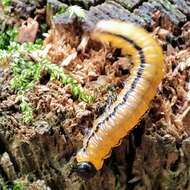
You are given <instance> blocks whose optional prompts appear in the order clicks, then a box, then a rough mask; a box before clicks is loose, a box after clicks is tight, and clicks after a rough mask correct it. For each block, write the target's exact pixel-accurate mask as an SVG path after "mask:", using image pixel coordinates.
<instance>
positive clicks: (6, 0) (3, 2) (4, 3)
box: [2, 0, 12, 7]
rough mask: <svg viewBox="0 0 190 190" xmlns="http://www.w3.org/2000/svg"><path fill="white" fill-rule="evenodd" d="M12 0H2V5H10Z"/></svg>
mask: <svg viewBox="0 0 190 190" xmlns="http://www.w3.org/2000/svg"><path fill="white" fill-rule="evenodd" d="M11 2H12V0H2V5H3V6H4V7H7V6H10V5H11Z"/></svg>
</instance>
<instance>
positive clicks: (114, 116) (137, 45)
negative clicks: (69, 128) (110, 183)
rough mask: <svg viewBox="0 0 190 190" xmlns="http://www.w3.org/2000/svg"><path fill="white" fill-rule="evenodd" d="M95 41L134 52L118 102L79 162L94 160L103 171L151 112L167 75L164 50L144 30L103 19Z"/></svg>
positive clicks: (96, 126) (89, 140) (88, 140)
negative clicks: (142, 119)
mask: <svg viewBox="0 0 190 190" xmlns="http://www.w3.org/2000/svg"><path fill="white" fill-rule="evenodd" d="M92 37H93V39H95V40H99V41H102V42H109V43H110V44H111V45H112V46H113V47H116V48H121V50H122V53H123V54H124V55H126V54H127V55H131V58H132V61H133V63H134V67H133V69H132V71H131V75H130V77H129V79H128V80H127V81H126V85H125V87H124V89H123V90H122V91H121V93H120V94H119V96H118V98H117V101H116V102H115V103H114V104H113V105H112V106H111V108H110V109H109V110H107V112H105V113H104V114H103V115H102V116H101V117H99V118H98V119H97V120H96V121H95V122H94V126H93V128H92V130H91V132H90V134H89V136H88V137H87V138H86V139H85V140H84V144H83V148H82V149H81V150H80V151H79V152H78V153H77V162H78V163H79V164H80V163H83V162H87V163H91V164H92V165H93V166H94V167H95V169H96V170H100V169H101V168H102V165H103V161H104V159H105V158H107V157H108V156H109V155H110V153H111V150H112V148H113V147H115V146H117V145H118V144H119V141H120V140H121V139H122V138H123V137H124V136H126V135H127V134H128V133H129V131H130V130H131V129H132V128H133V127H134V126H135V125H136V124H137V123H138V122H139V120H140V118H141V117H142V116H143V114H144V113H145V112H146V111H147V109H148V107H149V104H150V101H151V100H152V99H153V98H154V96H155V94H156V92H157V88H158V85H159V83H160V82H161V80H162V78H163V76H164V61H163V52H162V49H161V47H160V46H159V45H158V43H157V42H156V40H154V39H153V37H152V36H151V35H150V34H149V33H148V32H146V31H145V30H144V29H142V28H140V27H138V26H136V25H134V24H132V23H126V22H120V21H115V20H109V21H100V22H99V23H98V24H97V26H96V28H95V31H94V32H93V33H92Z"/></svg>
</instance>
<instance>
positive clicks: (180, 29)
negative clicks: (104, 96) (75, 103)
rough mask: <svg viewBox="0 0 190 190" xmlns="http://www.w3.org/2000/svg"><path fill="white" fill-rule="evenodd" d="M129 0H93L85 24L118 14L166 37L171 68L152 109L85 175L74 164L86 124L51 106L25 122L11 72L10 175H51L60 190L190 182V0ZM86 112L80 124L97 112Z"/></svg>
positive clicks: (4, 100)
mask: <svg viewBox="0 0 190 190" xmlns="http://www.w3.org/2000/svg"><path fill="white" fill-rule="evenodd" d="M16 2H17V1H14V3H16ZM23 2H25V3H26V2H27V1H23ZM71 2H73V3H75V2H76V1H71ZM78 2H79V4H80V1H78ZM81 2H82V1H81ZM90 2H91V3H90V4H93V2H92V1H90ZM120 2H121V3H120ZM127 2H128V1H127V0H126V1H119V0H117V1H115V2H113V1H106V2H105V3H103V4H100V5H97V6H92V7H91V8H90V9H89V11H88V12H87V16H86V18H85V20H84V21H83V23H82V27H83V29H84V30H86V29H89V30H90V29H92V28H93V27H94V25H95V23H96V22H97V21H98V20H100V19H103V18H119V19H122V20H130V21H132V22H136V23H138V24H140V25H142V26H143V27H145V28H147V29H148V30H150V31H154V33H155V34H156V35H157V36H158V37H159V39H160V42H161V43H162V45H163V48H164V50H165V53H166V65H167V74H166V77H165V79H164V80H163V83H162V86H161V87H160V89H159V94H158V95H157V97H156V98H155V99H154V101H153V103H152V104H151V106H150V110H149V112H148V113H147V114H146V115H145V116H144V118H143V120H142V121H141V122H140V123H139V125H138V126H137V127H136V128H135V129H134V130H133V131H132V132H131V134H130V135H129V136H128V137H127V138H125V139H124V141H123V143H122V145H121V146H120V147H118V148H116V149H115V150H114V151H113V154H112V156H111V158H110V159H108V160H107V161H106V163H105V165H104V167H103V168H102V170H101V172H98V174H97V175H96V176H95V177H94V178H93V179H92V180H89V181H87V182H85V181H82V180H81V179H80V178H79V177H78V176H76V174H74V173H73V172H72V171H71V167H72V165H73V158H74V155H75V153H76V151H77V148H79V147H80V145H81V143H82V139H83V135H81V134H82V133H79V131H80V130H81V129H77V130H76V126H75V127H70V124H71V123H70V121H67V122H64V117H65V114H66V113H65V110H64V111H59V112H51V111H49V112H47V111H46V110H45V108H44V110H43V109H41V110H37V114H39V117H37V119H36V121H35V122H34V124H33V126H24V125H21V124H20V123H19V122H18V120H17V119H16V118H17V115H18V114H19V108H18V102H17V101H15V95H14V94H13V93H12V92H10V91H9V89H8V87H7V83H8V82H7V80H8V79H9V74H8V73H5V74H4V76H1V86H0V145H1V146H0V175H1V176H3V177H4V178H5V179H7V180H15V179H17V178H20V177H21V176H25V175H27V176H29V177H28V178H29V179H30V178H31V176H35V178H37V179H42V180H45V183H46V185H47V186H49V187H51V189H53V190H57V189H58V190H62V189H68V190H69V189H72V190H73V189H74V190H77V189H109V190H112V189H113V190H114V189H119V190H120V189H134V190H151V189H154V190H156V189H161V190H175V189H181V190H182V189H183V190H185V189H187V190H188V189H190V172H189V171H190V156H189V155H190V127H189V126H190V119H189V116H190V109H189V103H190V95H189V92H188V90H189V89H188V85H187V83H188V82H189V77H190V71H189V62H190V56H189V55H190V51H189V49H188V48H189V46H190V41H189V36H190V31H189V28H190V24H189V21H188V20H189V15H190V4H189V2H188V1H184V0H180V1H175V0H170V1H162V0H159V1H152V0H150V1H145V2H144V1H143V2H142V1H132V2H133V3H134V4H127ZM170 2H171V3H175V2H177V3H176V5H172V4H171V3H170ZM64 3H65V2H64ZM97 3H98V1H97ZM19 5H20V4H19ZM124 5H128V6H124ZM122 6H124V7H122ZM168 7H169V8H168ZM30 11H33V9H32V10H30ZM26 14H30V12H27V13H26ZM23 16H24V17H25V15H23ZM56 24H58V23H56ZM59 27H60V26H59ZM158 27H159V28H158ZM57 31H58V32H59V31H60V29H59V30H57ZM167 32H168V35H167V36H165V35H164V34H165V33H167ZM50 87H51V84H50ZM56 90H57V89H55V91H56ZM40 93H41V94H40V97H43V96H51V92H50V91H48V90H47V91H46V90H45V91H44V92H40ZM30 96H32V95H30ZM34 96H35V95H34ZM34 98H35V97H34ZM38 101H40V100H38ZM40 111H41V112H44V114H41V113H40ZM66 111H67V110H66ZM47 115H48V116H47ZM73 117H74V116H73ZM44 118H46V120H44ZM80 119H81V120H83V121H81V123H80V122H79V123H80V126H79V128H81V125H84V126H89V124H87V123H85V121H84V120H92V116H91V115H87V116H84V118H83V117H82V118H80ZM84 123H85V124H84ZM83 130H84V129H83ZM29 179H28V180H29ZM31 183H32V182H31ZM38 188H39V189H46V188H45V187H42V188H40V187H39V186H38Z"/></svg>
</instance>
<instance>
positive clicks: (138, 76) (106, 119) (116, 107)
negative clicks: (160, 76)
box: [83, 32, 146, 151]
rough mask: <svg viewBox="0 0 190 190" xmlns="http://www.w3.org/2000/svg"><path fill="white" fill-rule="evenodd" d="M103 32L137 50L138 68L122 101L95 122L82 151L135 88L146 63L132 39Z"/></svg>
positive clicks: (141, 52) (139, 48)
mask: <svg viewBox="0 0 190 190" xmlns="http://www.w3.org/2000/svg"><path fill="white" fill-rule="evenodd" d="M104 33H105V34H110V35H113V36H116V37H118V38H121V39H123V40H124V41H127V42H128V43H130V44H131V45H132V46H133V47H134V48H135V49H136V50H137V51H138V53H139V57H140V66H139V69H138V71H137V76H136V78H135V79H134V81H133V82H132V84H131V87H130V89H129V90H128V91H127V92H126V94H125V95H124V97H123V101H122V102H120V103H119V104H118V105H117V106H115V107H114V110H113V112H112V113H111V114H109V115H108V116H107V117H106V118H105V119H104V120H103V121H102V122H100V123H98V124H97V126H96V128H95V130H94V131H93V132H92V133H91V134H90V135H89V137H88V139H87V141H86V145H85V147H84V148H83V151H85V150H86V149H87V147H88V144H89V141H90V139H91V138H92V137H93V136H94V135H95V133H97V132H98V130H99V128H100V126H101V125H103V124H104V123H105V121H108V120H109V118H111V117H113V116H114V115H115V113H116V111H117V109H118V108H119V107H120V106H122V105H123V104H124V103H125V102H126V101H127V99H128V97H129V95H130V93H131V92H132V91H133V90H134V89H135V87H136V85H137V83H138V81H139V79H140V78H141V77H142V74H143V71H144V67H145V63H146V60H145V55H144V52H143V50H142V48H141V47H140V46H138V45H137V44H136V43H135V42H134V41H133V40H131V39H129V38H128V37H126V36H122V35H119V34H112V33H109V32H104Z"/></svg>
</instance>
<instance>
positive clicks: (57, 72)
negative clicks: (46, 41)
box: [0, 29, 95, 124]
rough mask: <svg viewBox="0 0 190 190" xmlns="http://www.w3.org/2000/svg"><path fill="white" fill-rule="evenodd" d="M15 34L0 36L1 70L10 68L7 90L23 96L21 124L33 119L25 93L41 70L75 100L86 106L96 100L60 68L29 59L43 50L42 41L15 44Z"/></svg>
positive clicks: (33, 84) (9, 33)
mask: <svg viewBox="0 0 190 190" xmlns="http://www.w3.org/2000/svg"><path fill="white" fill-rule="evenodd" d="M16 35H17V31H16V30H15V29H12V30H8V31H6V32H5V33H0V37H1V38H0V67H3V68H4V67H5V66H10V67H11V70H12V79H11V80H10V87H11V89H12V90H14V91H15V92H16V93H17V94H18V95H19V94H21V95H22V98H21V104H20V109H21V111H22V114H23V122H24V123H26V124H29V123H30V122H31V121H32V119H33V116H32V115H33V114H32V112H33V110H32V107H31V106H30V103H29V102H28V101H26V97H25V93H26V91H28V90H32V88H33V87H34V86H35V84H36V83H38V82H39V81H40V79H41V74H42V73H43V71H46V72H48V73H49V75H50V80H58V81H60V82H61V83H62V84H63V85H69V86H70V88H71V93H72V96H73V97H74V98H75V99H78V100H80V101H84V102H86V103H92V102H93V101H94V100H95V97H94V96H91V95H88V93H87V92H85V90H84V89H83V88H82V87H81V85H79V84H78V82H77V81H76V80H75V79H73V78H72V77H71V76H69V75H67V74H65V73H64V70H63V68H61V67H59V66H58V65H55V64H52V63H51V62H50V61H49V60H48V59H47V58H46V57H39V59H38V60H33V59H31V56H30V54H31V53H34V52H40V51H41V50H42V49H43V46H42V43H43V40H42V39H38V40H36V42H35V43H31V42H29V43H23V44H19V43H18V42H16ZM24 97H25V98H24Z"/></svg>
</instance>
